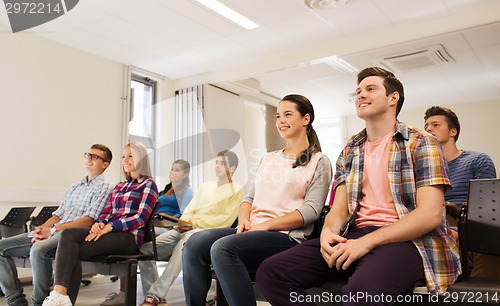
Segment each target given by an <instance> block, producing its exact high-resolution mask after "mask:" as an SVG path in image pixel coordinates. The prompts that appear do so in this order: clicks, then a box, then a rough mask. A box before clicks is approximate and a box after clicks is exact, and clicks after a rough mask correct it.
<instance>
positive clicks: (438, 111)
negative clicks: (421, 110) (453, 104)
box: [424, 106, 460, 142]
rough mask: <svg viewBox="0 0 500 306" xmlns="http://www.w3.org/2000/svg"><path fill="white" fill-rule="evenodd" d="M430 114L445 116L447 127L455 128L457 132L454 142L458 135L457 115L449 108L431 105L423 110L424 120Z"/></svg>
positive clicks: (458, 122)
mask: <svg viewBox="0 0 500 306" xmlns="http://www.w3.org/2000/svg"><path fill="white" fill-rule="evenodd" d="M432 116H444V117H445V118H446V122H447V123H448V128H449V129H455V130H457V134H456V135H455V137H454V138H455V142H457V140H458V136H459V135H460V121H458V116H457V114H455V112H454V111H452V110H451V109H449V108H446V107H441V106H432V107H429V108H428V109H427V110H426V111H425V116H424V120H427V119H428V118H430V117H432Z"/></svg>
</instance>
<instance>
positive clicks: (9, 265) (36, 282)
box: [0, 144, 112, 306]
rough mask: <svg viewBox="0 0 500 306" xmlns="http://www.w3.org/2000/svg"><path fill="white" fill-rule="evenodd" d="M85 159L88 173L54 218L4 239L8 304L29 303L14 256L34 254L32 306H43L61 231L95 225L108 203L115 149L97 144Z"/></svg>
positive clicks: (0, 264)
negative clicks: (107, 175) (108, 177)
mask: <svg viewBox="0 0 500 306" xmlns="http://www.w3.org/2000/svg"><path fill="white" fill-rule="evenodd" d="M84 158H85V168H86V170H87V175H86V176H85V177H84V178H83V179H82V180H81V181H80V182H78V183H75V184H73V185H72V186H71V187H70V188H69V189H68V190H67V191H66V193H65V195H64V198H63V200H62V202H61V205H60V206H59V208H58V209H57V210H56V211H54V212H53V213H52V217H50V218H49V219H48V220H47V221H46V222H45V223H44V224H42V225H41V226H38V227H36V228H35V230H34V231H33V232H32V233H25V234H20V235H17V236H14V237H10V238H4V239H1V240H0V287H1V288H2V289H3V291H4V293H5V297H6V299H7V305H9V306H27V305H28V302H27V301H26V297H25V295H24V293H23V287H22V285H21V282H20V281H19V278H18V276H17V270H16V266H15V264H14V261H13V259H12V258H13V257H27V256H29V257H30V262H31V268H32V273H33V294H32V296H31V300H32V305H33V306H39V305H42V303H43V300H44V299H45V297H46V296H47V295H49V292H50V284H51V282H52V258H54V256H55V253H56V248H57V244H58V242H59V238H60V232H61V231H62V230H63V229H66V228H72V227H87V226H91V225H92V224H93V223H94V220H95V219H97V218H98V217H99V214H100V213H101V211H102V210H103V208H104V206H105V205H106V204H107V202H108V200H109V196H110V193H111V186H110V184H109V182H108V181H107V180H106V179H105V178H104V176H103V172H104V170H106V169H107V168H108V166H109V164H110V162H111V159H112V154H111V151H110V150H109V148H108V147H106V146H104V145H102V144H94V145H92V146H91V147H90V150H89V152H86V153H85V154H84ZM31 236H32V237H31Z"/></svg>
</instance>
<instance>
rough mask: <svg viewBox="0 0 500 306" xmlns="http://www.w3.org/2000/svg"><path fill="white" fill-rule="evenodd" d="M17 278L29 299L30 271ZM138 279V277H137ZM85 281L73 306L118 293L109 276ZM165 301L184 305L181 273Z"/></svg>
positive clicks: (1, 301) (0, 300)
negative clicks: (89, 282)
mask: <svg viewBox="0 0 500 306" xmlns="http://www.w3.org/2000/svg"><path fill="white" fill-rule="evenodd" d="M162 269H163V268H162V266H161V264H160V265H159V271H160V273H161V270H162ZM18 271H19V277H20V279H21V281H22V282H23V284H24V291H25V294H26V296H27V297H28V298H29V297H30V296H31V290H32V287H31V270H30V269H29V268H18ZM139 277H140V275H139ZM85 279H89V280H91V281H92V283H91V284H90V285H88V286H85V285H82V286H81V287H80V293H79V295H78V300H77V303H76V305H75V306H98V305H99V304H100V303H102V302H103V301H104V298H105V297H106V296H107V295H108V294H109V293H112V292H116V291H118V288H119V282H112V281H111V280H110V276H109V275H96V276H89V277H85ZM137 290H138V292H137V305H139V304H140V303H142V301H143V294H142V286H141V282H140V280H139V281H138V284H137ZM213 296H214V286H212V289H211V290H210V291H209V295H208V298H209V299H210V298H213ZM167 301H168V303H169V304H170V305H171V306H185V305H186V303H185V301H184V290H183V287H182V273H181V275H179V278H177V280H176V281H175V282H174V284H173V285H172V287H171V288H170V290H169V292H168V295H167ZM257 305H258V306H266V305H270V304H269V303H265V302H258V303H257ZM0 306H7V302H6V301H5V297H0Z"/></svg>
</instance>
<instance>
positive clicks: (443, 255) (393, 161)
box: [335, 122, 461, 292]
mask: <svg viewBox="0 0 500 306" xmlns="http://www.w3.org/2000/svg"><path fill="white" fill-rule="evenodd" d="M365 142H366V130H363V131H361V132H360V133H358V134H357V135H355V136H353V137H352V138H351V139H350V140H349V142H348V143H347V145H346V147H345V148H344V150H343V151H342V153H341V154H340V156H339V158H338V160H337V164H336V173H335V185H336V186H338V185H339V184H341V183H345V184H346V190H347V201H348V207H349V212H354V211H355V210H356V209H357V206H358V204H359V200H360V199H361V186H362V178H363V162H364V161H363V158H364V154H363V149H364V144H365ZM388 162H389V167H388V175H389V185H390V189H391V193H392V197H393V199H394V204H395V207H396V211H397V214H398V217H399V219H402V218H404V217H405V216H406V215H408V214H409V213H410V212H412V211H413V210H414V209H415V207H416V205H418V203H416V192H417V189H418V188H420V187H423V186H432V185H444V186H445V189H446V191H447V190H449V189H450V188H451V183H450V180H449V178H448V174H447V164H446V162H445V160H444V158H443V153H442V150H441V146H440V144H439V143H438V142H437V140H436V139H435V138H434V137H432V136H430V135H429V134H427V133H423V132H421V131H419V130H417V129H414V128H411V127H407V126H406V125H405V124H404V123H401V122H398V123H397V124H396V126H395V130H394V135H393V136H392V139H391V143H390V149H389V161H388ZM439 204H440V205H442V203H439ZM413 243H414V244H415V246H416V248H417V249H418V251H419V253H420V255H421V256H422V262H423V265H424V274H425V280H426V284H427V289H428V290H429V291H430V292H444V291H446V289H447V287H448V286H449V285H450V284H453V283H454V282H455V280H456V278H457V277H458V275H459V274H460V270H461V269H460V259H459V250H458V246H457V242H456V240H455V239H454V238H453V235H452V234H451V232H450V228H449V227H448V226H447V223H446V220H445V217H444V215H443V220H442V221H441V225H440V226H439V227H438V228H436V229H435V230H433V231H431V232H429V233H427V234H425V235H423V236H422V237H420V238H418V239H415V240H413Z"/></svg>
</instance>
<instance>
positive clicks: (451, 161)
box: [424, 106, 497, 209]
mask: <svg viewBox="0 0 500 306" xmlns="http://www.w3.org/2000/svg"><path fill="white" fill-rule="evenodd" d="M424 120H425V130H426V131H427V132H428V133H430V134H432V135H433V136H434V137H436V139H437V140H438V141H439V142H440V143H441V146H442V147H443V152H444V158H445V159H446V161H447V162H448V173H449V175H450V179H451V185H452V187H453V188H452V190H451V191H450V192H447V193H446V194H445V195H444V198H445V200H446V201H447V202H451V203H454V204H455V205H456V206H457V207H458V208H459V209H460V206H461V205H462V203H464V202H466V201H467V195H468V193H469V180H471V179H483V178H496V177H497V173H496V170H495V165H494V163H493V160H492V159H491V158H490V157H489V156H488V155H487V154H485V153H481V152H473V151H467V150H460V149H458V147H457V140H458V136H460V122H459V121H458V116H457V115H456V114H455V113H454V112H453V111H452V110H451V109H449V108H444V107H439V106H433V107H430V108H429V109H427V110H426V111H425V116H424Z"/></svg>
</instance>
